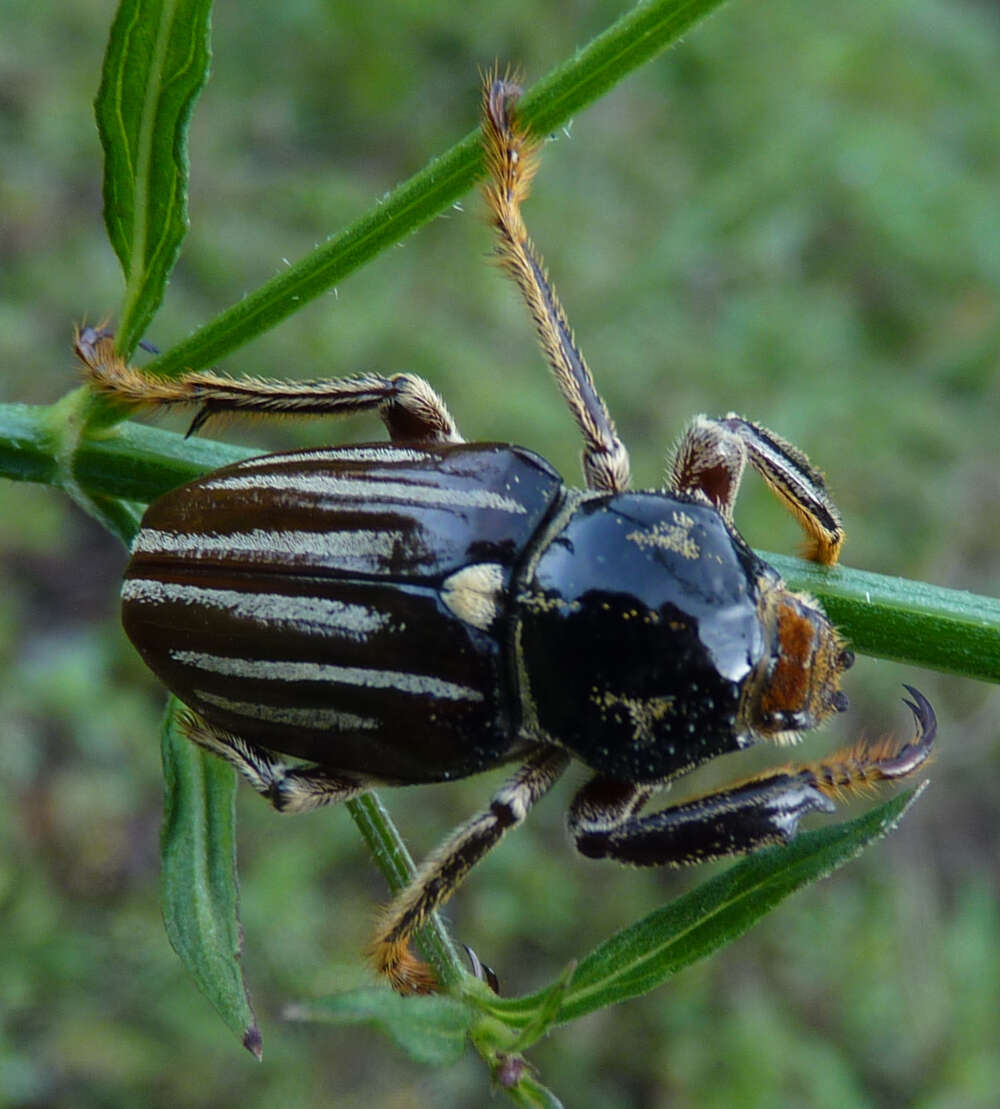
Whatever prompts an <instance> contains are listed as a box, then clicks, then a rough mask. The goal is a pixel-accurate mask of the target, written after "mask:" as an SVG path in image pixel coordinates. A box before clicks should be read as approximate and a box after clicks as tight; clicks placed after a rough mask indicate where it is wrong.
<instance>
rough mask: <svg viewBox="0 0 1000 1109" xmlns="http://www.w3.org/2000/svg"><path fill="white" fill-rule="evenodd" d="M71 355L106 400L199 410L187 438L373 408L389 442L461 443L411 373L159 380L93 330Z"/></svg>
mask: <svg viewBox="0 0 1000 1109" xmlns="http://www.w3.org/2000/svg"><path fill="white" fill-rule="evenodd" d="M74 350H75V351H76V354H77V357H78V358H79V359H80V360H81V362H83V364H84V366H85V367H86V376H87V380H88V382H89V383H90V384H91V385H92V386H93V387H94V389H96V390H97V391H98V392H99V393H101V394H103V395H104V396H106V397H109V398H110V399H112V400H116V401H120V402H121V403H123V404H129V405H136V406H140V405H144V406H153V407H158V408H163V407H168V406H171V405H182V404H195V405H198V406H199V410H198V413H197V415H196V416H195V418H194V420H193V421H192V423H191V427H190V428H189V429H188V434H189V435H190V434H192V433H193V432H195V431H198V430H200V429H201V428H202V427H203V426H204V425H205V424H206V423H207V422H208V421H209V420H211V419H213V418H214V417H216V416H224V415H232V414H239V415H243V416H353V415H356V414H357V413H359V412H366V411H371V410H373V409H374V410H375V411H376V412H377V413H378V415H379V416H380V417H381V419H382V422H383V423H384V424H385V426H386V428H387V429H388V431H389V438H390V439H391V440H392V441H393V442H409V441H419V442H427V443H431V442H433V443H461V442H462V437H461V435H460V434H459V432H458V428H457V427H456V426H455V421H454V420H453V419H452V417H451V413H450V412H449V411H448V409H447V407H446V405H445V403H444V401H443V400H442V399H441V397H440V396H438V394H437V393H436V392H435V391H434V390H433V389H432V388H431V387H430V385H428V384H427V382H426V381H424V379H423V378H422V377H417V376H416V375H415V374H394V375H393V376H392V377H384V376H383V375H382V374H374V373H370V374H359V375H357V376H355V377H342V378H332V379H330V380H328V381H272V380H269V379H267V378H259V377H247V378H235V377H227V376H226V375H225V374H220V373H216V372H215V371H214V370H199V371H196V372H191V373H185V374H181V375H180V376H179V377H171V378H166V377H158V376H157V375H155V374H151V373H148V372H147V371H146V370H143V369H141V368H139V367H137V366H130V365H128V363H127V362H126V361H125V360H124V359H123V358H122V357H121V355H120V354H118V353H117V352H116V351H115V348H114V341H113V335H112V333H111V332H110V331H107V330H105V329H95V328H92V327H85V328H82V329H81V328H78V329H77V332H76V337H75V341H74Z"/></svg>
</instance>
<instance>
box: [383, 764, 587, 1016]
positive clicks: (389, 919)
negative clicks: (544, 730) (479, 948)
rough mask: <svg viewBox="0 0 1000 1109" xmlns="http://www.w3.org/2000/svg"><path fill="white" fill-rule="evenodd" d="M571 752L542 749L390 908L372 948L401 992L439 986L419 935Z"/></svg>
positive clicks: (456, 833)
mask: <svg viewBox="0 0 1000 1109" xmlns="http://www.w3.org/2000/svg"><path fill="white" fill-rule="evenodd" d="M568 762H569V756H568V755H567V754H565V753H564V752H562V751H559V750H556V749H553V748H541V749H539V751H538V752H537V753H536V754H535V755H534V756H533V757H532V758H530V759H528V760H527V761H526V762H525V764H524V765H523V766H522V767H521V768H520V769H519V770H518V771H517V772H516V773H515V774H514V775H512V777H510V778H509V779H508V780H507V781H506V782H505V783H504V784H503V785H502V786H501V787H500V789H499V790H497V792H496V793H495V794H494V796H493V800H492V801H491V803H490V806H489V808H488V809H486V810H485V811H484V812H481V813H479V814H478V815H477V816H474V817H473V818H472V819H471V820H469V821H468V822H467V823H465V824H463V825H462V826H461V827H460V828H457V829H456V830H455V831H454V832H453V833H452V834H451V835H450V836H449V837H448V838H447V839H446V840H445V841H444V843H442V844H441V845H440V846H439V847H438V848H437V850H435V851H433V852H432V853H431V854H430V855H429V856H428V857H427V858H426V859H425V860H424V862H423V863H422V864H421V865H420V867H419V868H418V869H417V872H416V874H414V876H413V879H412V880H411V882H410V884H409V885H408V886H407V887H406V888H405V889H404V890H403V891H402V892H401V893H400V894H398V895H397V897H396V899H395V900H394V901H393V902H392V903H391V904H390V905H389V906H388V907H387V908H386V910H385V912H384V913H383V914H382V917H381V919H380V921H379V925H378V931H377V933H376V936H375V940H374V942H373V944H372V946H371V951H370V954H371V960H372V963H373V964H374V966H375V969H376V971H377V972H378V973H379V974H380V975H384V976H385V977H386V978H387V979H388V980H389V982H390V984H391V985H392V987H393V989H395V990H396V991H397V992H398V993H404V994H407V993H429V992H431V991H432V990H434V989H435V988H436V985H437V984H436V981H435V979H434V976H433V973H432V972H431V970H430V968H429V967H427V966H426V964H424V963H423V962H421V961H420V960H419V959H418V958H417V957H416V956H415V955H414V954H413V952H412V951H411V950H410V940H411V938H412V937H413V934H414V933H415V932H417V931H419V929H420V928H421V927H423V925H424V924H425V923H426V921H427V918H428V916H429V915H430V914H431V913H432V912H433V911H434V910H435V909H437V908H438V907H439V906H441V905H443V904H444V902H445V901H447V900H448V898H449V897H451V895H452V894H453V893H454V892H455V890H456V889H458V887H459V885H460V884H461V882H462V881H463V879H464V878H465V876H466V874H468V872H469V871H470V870H471V869H472V867H473V866H475V864H476V863H477V862H479V860H480V859H482V858H483V856H484V855H486V853H487V852H488V851H490V850H491V849H492V848H493V847H495V846H496V845H497V844H498V843H499V842H500V840H501V839H503V837H504V836H505V835H506V833H507V832H508V831H510V829H511V828H514V827H516V826H517V825H518V824H520V823H521V822H522V821H523V820H524V818H525V817H526V816H527V814H528V811H529V809H530V808H531V807H532V805H534V803H535V802H536V801H537V800H538V799H539V798H540V797H541V796H542V795H543V794H545V793H546V792H547V791H548V790H549V789H550V788H551V786H552V785H554V783H555V782H556V780H557V779H558V778H559V776H560V775H561V774H562V772H563V771H564V770H565V769H566V766H567V764H568Z"/></svg>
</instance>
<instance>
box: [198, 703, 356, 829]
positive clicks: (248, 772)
mask: <svg viewBox="0 0 1000 1109" xmlns="http://www.w3.org/2000/svg"><path fill="white" fill-rule="evenodd" d="M180 727H181V731H183V733H184V734H185V736H187V738H188V739H190V740H191V741H192V742H193V743H196V744H197V745H198V746H199V747H202V748H204V749H205V750H206V751H209V752H211V753H212V754H213V755H218V756H219V757H220V758H223V759H225V760H226V762H228V763H229V764H230V766H232V767H233V768H234V769H235V770H236V771H237V772H238V773H239V774H241V775H242V776H243V777H244V778H245V779H246V780H247V781H248V782H249V783H250V785H252V786H253V788H254V789H255V790H256V791H257V792H258V793H259V794H260V795H261V796H262V797H265V798H266V799H267V800H268V801H270V803H271V804H272V805H273V806H274V807H275V809H277V810H278V812H288V813H300V812H309V811H311V810H312V809H318V808H321V807H322V806H323V805H336V804H339V803H340V802H342V801H349V800H350V799H351V798H352V797H357V796H359V795H360V794H362V793H367V792H368V790H369V789H371V788H372V786H373V785H375V783H374V782H372V781H370V780H368V779H365V778H363V777H361V776H360V775H354V774H343V773H339V774H338V773H333V772H331V771H329V770H324V769H323V768H322V767H319V766H311V765H306V766H297V765H293V764H292V763H287V762H283V761H281V760H280V759H276V758H274V757H273V756H272V755H271V754H270V753H269V752H267V751H266V750H264V748H262V747H258V746H257V745H256V744H255V743H250V742H248V741H247V740H245V739H243V738H241V737H240V736H238V735H234V734H233V733H232V732H227V731H225V730H224V729H222V728H217V727H216V726H215V725H214V724H209V723H208V721H207V720H204V719H203V718H202V717H201V716H199V715H198V714H197V713H194V712H191V711H190V710H185V711H184V712H183V713H181V715H180Z"/></svg>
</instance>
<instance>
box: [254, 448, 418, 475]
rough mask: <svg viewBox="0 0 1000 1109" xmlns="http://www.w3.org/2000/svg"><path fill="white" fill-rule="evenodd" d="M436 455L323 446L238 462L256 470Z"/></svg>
mask: <svg viewBox="0 0 1000 1109" xmlns="http://www.w3.org/2000/svg"><path fill="white" fill-rule="evenodd" d="M436 457H437V456H436V455H434V454H431V453H429V452H428V451H415V450H412V449H409V448H407V447H393V446H390V445H388V444H387V445H386V446H384V447H323V448H321V449H319V450H311V451H296V452H294V453H292V454H278V455H275V454H264V455H261V456H260V457H259V458H248V459H247V460H246V461H245V462H240V463H238V465H239V468H240V469H241V470H257V469H260V468H262V467H264V466H285V465H287V464H288V463H289V462H426V461H427V460H428V459H429V458H436Z"/></svg>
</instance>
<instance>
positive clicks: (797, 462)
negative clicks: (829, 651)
mask: <svg viewBox="0 0 1000 1109" xmlns="http://www.w3.org/2000/svg"><path fill="white" fill-rule="evenodd" d="M747 462H749V463H750V465H751V466H752V467H753V468H754V469H755V470H756V471H757V473H759V474H760V476H761V477H762V478H763V479H764V481H765V482H766V483H767V486H768V488H769V489H770V490H771V492H773V493H774V494H775V496H777V497H778V499H779V500H781V501H782V502H783V503H784V504H785V506H786V507H787V508H788V510H789V511H790V512H791V513H792V515H793V516H794V517H795V519H796V520H797V521H798V522H799V524H800V525H801V527H802V530H803V531H804V532H805V533H806V537H807V542H806V550H805V554H806V556H807V557H808V558H810V559H812V560H813V561H814V562H822V563H824V564H826V565H832V564H833V563H835V562H836V561H837V559H838V558H839V556H840V548H841V546H842V545H843V542H844V527H843V524H842V523H841V519H840V513H839V512H838V510H837V506H836V505H835V504H834V503H833V501H832V500H831V498H830V494H829V493H828V492H827V489H826V482H825V480H824V478H823V475H822V474H821V473H820V471H819V470H818V469H816V467H815V466H813V464H812V463H811V462H810V461H809V459H808V458H807V457H806V456H805V454H803V452H802V451H800V450H799V449H798V447H794V446H792V444H791V443H789V442H787V441H786V440H785V439H782V438H781V437H780V436H779V435H775V433H774V432H773V431H768V429H767V428H766V427H764V426H762V425H761V424H756V423H752V422H751V421H750V420H745V419H743V417H742V416H737V415H735V413H732V412H731V413H730V414H729V415H728V416H726V417H725V419H722V420H714V419H710V418H709V417H708V416H696V417H695V419H694V420H693V421H692V422H691V424H690V426H689V427H688V429H687V431H686V432H685V433H684V436H683V438H682V439H681V441H680V443H679V444H678V446H677V450H676V452H675V453H674V461H673V466H672V472H671V479H670V488H671V490H672V491H673V492H674V493H690V494H693V495H699V494H700V495H701V496H703V497H707V498H708V500H709V502H710V503H711V504H713V505H714V506H715V507H716V508H717V509H718V510H719V512H721V513H722V515H723V517H724V518H725V519H726V520H727V521H728V523H730V524H732V522H733V506H734V505H735V503H736V497H737V494H738V493H739V489H740V481H741V479H742V477H743V470H744V467H745V466H746V463H747Z"/></svg>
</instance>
